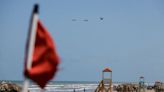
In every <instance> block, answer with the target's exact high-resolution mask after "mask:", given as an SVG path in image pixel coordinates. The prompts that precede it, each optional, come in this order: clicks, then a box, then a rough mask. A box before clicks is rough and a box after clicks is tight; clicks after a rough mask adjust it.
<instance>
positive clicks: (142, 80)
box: [139, 76, 145, 92]
mask: <svg viewBox="0 0 164 92" xmlns="http://www.w3.org/2000/svg"><path fill="white" fill-rule="evenodd" d="M139 92H145V78H144V77H143V76H141V77H140V78H139Z"/></svg>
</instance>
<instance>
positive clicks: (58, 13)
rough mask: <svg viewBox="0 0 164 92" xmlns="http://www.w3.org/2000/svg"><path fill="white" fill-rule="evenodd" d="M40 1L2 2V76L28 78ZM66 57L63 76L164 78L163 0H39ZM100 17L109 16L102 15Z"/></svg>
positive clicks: (63, 78) (64, 78) (76, 78)
mask: <svg viewBox="0 0 164 92" xmlns="http://www.w3.org/2000/svg"><path fill="white" fill-rule="evenodd" d="M36 1H37V0H1V1H0V32H1V33H0V80H22V79H23V78H24V77H23V66H24V65H23V64H24V52H25V43H26V38H27V31H28V27H29V19H30V15H31V12H32V8H33V5H34V4H35V3H36ZM37 2H39V5H40V14H39V17H40V20H41V21H42V23H43V24H44V26H45V27H46V28H47V29H48V31H49V32H50V33H51V35H52V37H53V39H54V41H55V44H56V47H57V48H56V49H57V52H58V54H59V56H60V58H61V64H60V67H59V71H58V73H57V76H56V77H55V78H54V80H57V81H99V80H101V71H102V70H103V69H104V68H105V67H109V68H111V69H112V71H113V81H138V79H139V77H140V76H144V77H145V80H146V81H150V82H154V81H156V80H162V81H164V73H163V72H164V1H163V0H38V1H37ZM100 17H102V18H103V20H100Z"/></svg>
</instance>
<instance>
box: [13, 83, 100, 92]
mask: <svg viewBox="0 0 164 92" xmlns="http://www.w3.org/2000/svg"><path fill="white" fill-rule="evenodd" d="M13 82H14V83H16V84H18V85H22V84H23V82H20V81H13ZM97 86H98V82H84V81H78V82H77V81H53V82H49V83H48V84H47V85H46V87H45V89H44V92H94V90H95V89H96V87H97ZM28 90H29V91H30V92H41V89H40V88H39V87H38V85H36V84H34V83H32V82H31V83H30V85H29V88H28Z"/></svg>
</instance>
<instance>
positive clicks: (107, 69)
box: [103, 68, 112, 72]
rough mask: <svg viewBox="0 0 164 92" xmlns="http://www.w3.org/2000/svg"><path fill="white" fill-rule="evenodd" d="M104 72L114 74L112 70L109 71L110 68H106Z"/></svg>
mask: <svg viewBox="0 0 164 92" xmlns="http://www.w3.org/2000/svg"><path fill="white" fill-rule="evenodd" d="M103 72H112V70H111V69H109V68H105V69H104V70H103Z"/></svg>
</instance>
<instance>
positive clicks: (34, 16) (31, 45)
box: [22, 4, 39, 92]
mask: <svg viewBox="0 0 164 92" xmlns="http://www.w3.org/2000/svg"><path fill="white" fill-rule="evenodd" d="M38 8H39V6H38V4H35V5H34V9H33V13H32V17H31V18H32V19H31V22H30V23H31V24H30V27H29V34H30V35H29V37H28V38H29V40H28V41H29V44H28V51H27V66H26V67H27V70H30V69H31V67H32V58H33V51H34V46H35V38H36V28H37V21H38ZM29 83H30V81H29V80H28V79H27V78H25V81H24V85H23V89H22V92H28V86H29Z"/></svg>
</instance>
